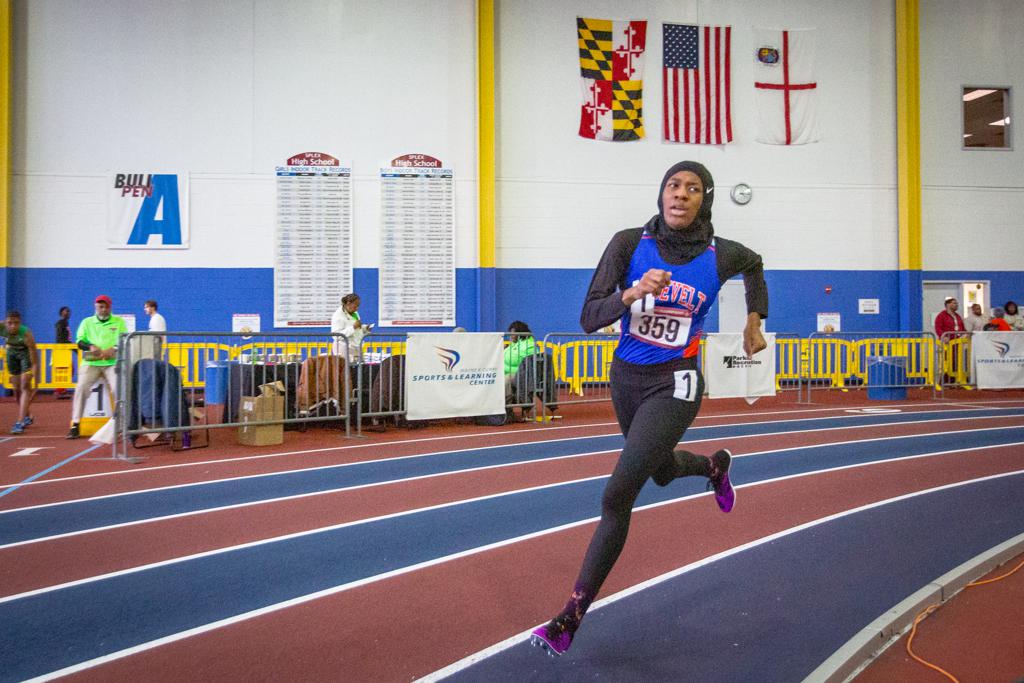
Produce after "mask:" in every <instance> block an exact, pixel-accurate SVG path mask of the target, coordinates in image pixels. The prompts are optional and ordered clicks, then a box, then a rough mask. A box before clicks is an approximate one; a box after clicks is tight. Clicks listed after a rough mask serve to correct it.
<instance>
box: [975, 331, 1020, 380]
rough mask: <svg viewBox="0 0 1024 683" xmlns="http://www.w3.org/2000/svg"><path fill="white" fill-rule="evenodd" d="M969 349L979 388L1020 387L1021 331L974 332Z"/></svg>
mask: <svg viewBox="0 0 1024 683" xmlns="http://www.w3.org/2000/svg"><path fill="white" fill-rule="evenodd" d="M971 352H972V355H973V357H974V378H975V382H976V383H977V385H978V388H979V389H1022V388H1024V332H975V333H974V334H973V335H971Z"/></svg>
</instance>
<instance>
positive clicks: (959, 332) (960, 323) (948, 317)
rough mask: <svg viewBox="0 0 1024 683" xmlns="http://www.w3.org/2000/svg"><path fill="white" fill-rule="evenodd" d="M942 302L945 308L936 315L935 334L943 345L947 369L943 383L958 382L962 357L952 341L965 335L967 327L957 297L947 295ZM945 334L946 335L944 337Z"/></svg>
mask: <svg viewBox="0 0 1024 683" xmlns="http://www.w3.org/2000/svg"><path fill="white" fill-rule="evenodd" d="M942 303H943V305H944V306H945V308H943V309H942V310H941V311H939V314H938V315H936V316H935V336H936V337H938V340H939V344H940V345H943V360H944V363H943V365H944V367H945V371H944V372H943V374H942V383H943V384H956V383H957V381H958V377H957V375H958V373H959V372H960V359H959V355H958V354H957V353H956V352H955V347H953V346H952V345H951V342H952V341H953V340H954V339H956V338H957V337H960V336H963V334H964V331H965V329H966V328H965V327H964V319H963V318H961V317H960V314H959V313H957V309H958V308H959V307H960V303H959V302H958V301H957V300H956V297H952V296H947V297H946V299H945V300H944V301H943V302H942ZM943 335H946V336H945V337H943Z"/></svg>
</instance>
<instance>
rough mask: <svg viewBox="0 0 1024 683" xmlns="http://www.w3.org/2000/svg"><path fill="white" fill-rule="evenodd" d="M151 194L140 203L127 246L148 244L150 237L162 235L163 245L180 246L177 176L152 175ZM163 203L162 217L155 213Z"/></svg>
mask: <svg viewBox="0 0 1024 683" xmlns="http://www.w3.org/2000/svg"><path fill="white" fill-rule="evenodd" d="M151 182H152V185H151V187H152V188H153V192H152V193H150V195H149V196H148V197H146V198H145V199H144V200H143V201H142V208H141V209H139V215H138V217H137V218H136V219H135V226H134V227H133V228H132V234H131V237H129V238H128V244H148V243H149V236H150V235H162V236H163V244H165V245H166V244H181V211H180V210H179V209H178V176H176V175H154V176H152V179H151ZM161 203H163V217H162V218H160V219H159V220H157V217H156V216H157V212H158V211H159V210H160V204H161Z"/></svg>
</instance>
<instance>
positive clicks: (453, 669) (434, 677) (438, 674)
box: [416, 470, 1024, 683]
mask: <svg viewBox="0 0 1024 683" xmlns="http://www.w3.org/2000/svg"><path fill="white" fill-rule="evenodd" d="M1019 474H1024V470H1017V471H1015V472H1005V473H1002V474H992V475H989V476H986V477H979V478H977V479H970V480H967V481H961V482H956V483H953V484H944V485H942V486H936V487H934V488H930V489H925V490H923V491H915V492H913V493H906V494H903V495H901V496H896V497H894V498H888V499H886V500H880V501H877V502H874V503H868V504H867V505H862V506H860V507H857V508H853V509H850V510H844V511H842V512H837V513H835V514H833V515H828V516H827V517H821V518H820V519H815V520H812V521H810V522H804V523H803V524H799V525H797V526H794V527H790V528H789V529H783V530H782V531H778V532H776V533H774V534H771V535H770V536H765V537H764V538H759V539H757V540H755V541H750V542H749V543H744V544H743V545H740V546H736V547H735V548H730V549H728V550H724V551H722V552H720V553H717V554H715V555H711V556H710V557H705V558H703V559H700V560H697V561H696V562H691V563H690V564H687V565H684V566H682V567H679V568H678V569H673V570H672V571H669V572H665V573H664V574H662V575H660V576H655V577H654V578H651V579H648V580H646V581H643V582H641V583H638V584H636V585H635V586H630V587H629V588H626V589H624V590H621V591H619V592H618V593H613V594H612V595H609V596H608V597H606V598H603V599H601V600H597V601H595V602H594V603H593V604H592V605H591V606H590V611H593V610H597V609H601V608H602V607H606V606H608V605H610V604H612V603H615V602H618V601H620V600H624V599H626V598H628V597H630V596H632V595H636V594H637V593H639V592H641V591H643V590H646V589H648V588H651V587H652V586H656V585H658V584H660V583H664V582H665V581H669V580H671V579H674V578H676V577H677V576H682V575H683V574H687V573H689V572H692V571H694V570H696V569H700V568H701V567H705V566H707V565H709V564H712V563H714V562H718V561H719V560H724V559H726V558H728V557H731V556H732V555H736V554H738V553H741V552H744V551H746V550H750V549H751V548H756V547H758V546H761V545H764V544H766V543H771V542H772V541H777V540H779V539H780V538H785V537H786V536H790V535H792V534H795V533H799V532H801V531H804V530H806V529H811V528H813V527H816V526H820V525H822V524H827V523H828V522H834V521H835V520H837V519H842V518H843V517H847V516H849V515H854V514H858V513H861V512H865V511H867V510H871V509H873V508H877V507H881V506H883V505H890V504H892V503H897V502H899V501H902V500H908V499H910V498H914V497H916V496H923V495H928V494H932V493H936V492H938V491H944V490H947V489H951V488H955V487H959V486H966V485H968V484H975V483H980V482H984V481H989V480H992V479H999V478H1001V477H1012V476H1017V475H1019ZM537 626H543V624H537V625H536V626H531V627H530V628H529V629H527V630H525V631H523V632H522V633H517V634H516V635H514V636H512V637H511V638H506V639H505V640H503V641H501V642H499V643H495V644H494V645H491V646H490V647H488V648H484V649H483V650H480V651H479V652H474V653H473V654H471V655H469V656H468V657H464V658H463V659H460V660H459V661H457V662H453V663H452V664H449V665H448V666H446V667H444V668H443V669H438V670H437V671H434V672H433V673H430V674H428V675H426V676H423V677H422V678H418V679H416V683H434V682H435V681H440V680H442V679H444V678H447V677H449V676H451V675H453V674H456V673H458V672H460V671H463V670H465V669H468V668H469V667H471V666H473V665H474V664H477V663H479V662H481V661H483V660H485V659H487V658H488V657H491V656H493V655H496V654H498V653H500V652H502V651H504V650H507V649H509V648H511V647H514V646H516V645H519V644H520V643H523V642H524V641H525V640H526V639H527V638H529V637H530V633H531V632H532V631H533V629H535V628H537Z"/></svg>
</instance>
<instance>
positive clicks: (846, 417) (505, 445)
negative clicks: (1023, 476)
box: [0, 408, 1024, 515]
mask: <svg viewBox="0 0 1024 683" xmlns="http://www.w3.org/2000/svg"><path fill="white" fill-rule="evenodd" d="M834 410H835V409H829V411H830V412H833V411H834ZM839 410H843V411H845V410H846V408H842V409H839ZM994 410H1012V409H1011V408H1005V409H1000V408H995V409H994ZM913 412H927V411H913ZM913 412H911V413H903V414H905V415H910V414H913ZM758 417H761V415H758ZM998 417H1016V416H1015V415H989V416H985V417H984V418H978V417H971V418H970V419H972V420H974V419H988V418H998ZM1022 417H1024V416H1022ZM863 418H864V415H850V414H845V415H843V414H839V415H832V416H823V417H813V418H801V419H800V420H782V421H780V420H764V421H759V422H739V423H725V424H715V425H705V426H700V427H691V428H690V429H689V430H688V432H689V433H691V434H692V433H693V432H694V431H697V430H701V429H722V428H728V427H745V426H761V425H780V424H786V423H787V422H813V421H822V420H855V419H863ZM698 419H699V418H698ZM954 419H956V418H955V417H952V416H951V417H940V418H931V419H928V420H910V421H905V422H891V423H885V424H882V425H854V426H853V427H868V428H870V427H881V426H888V425H892V426H896V425H905V424H924V423H928V422H943V421H950V420H954ZM828 429H846V427H823V428H821V429H801V430H793V431H804V432H814V431H824V430H828ZM783 433H787V432H772V433H770V434H765V435H766V436H767V435H775V434H783ZM614 436H620V433H619V432H611V433H606V434H588V435H584V436H566V437H563V438H559V439H538V440H535V441H522V442H514V443H502V444H494V445H488V446H472V447H468V448H461V449H455V450H446V451H428V452H425V453H415V454H411V455H403V456H397V457H393V458H378V459H374V460H361V461H356V462H347V463H333V464H328V465H319V466H317V467H301V468H297V469H289V470H281V471H280V472H262V473H258V474H250V475H242V476H239V477H226V478H223V479H205V480H200V481H194V482H188V483H185V484H175V485H171V486H166V487H155V488H149V489H140V490H139V491H134V492H123V493H117V494H111V495H133V494H134V493H141V492H146V491H159V490H163V489H165V488H177V487H181V486H198V485H202V484H209V483H213V482H221V481H235V480H236V479H246V478H251V477H265V476H276V475H283V474H294V473H296V472H306V471H310V472H312V471H316V470H320V469H329V468H332V467H348V466H352V465H359V464H364V463H371V462H381V461H383V460H398V459H401V458H419V457H429V456H434V455H449V454H452V453H464V452H467V451H474V450H488V449H493V448H511V447H516V446H533V445H538V444H547V443H559V442H563V441H576V440H583V439H601V438H607V437H614ZM459 438H462V437H459ZM729 438H732V437H729ZM437 440H446V438H445V437H432V438H429V439H423V440H420V439H411V440H408V441H393V442H380V443H372V444H355V445H351V446H337V447H329V448H316V449H310V450H302V451H289V452H285V453H267V454H263V455H258V456H246V457H243V458H229V459H225V460H210V461H202V462H195V463H178V464H174V465H159V466H156V467H150V468H146V469H138V470H122V471H117V472H98V473H95V474H83V475H76V476H71V477H63V478H57V479H46V480H41V481H33V482H30V483H28V484H25V486H41V485H46V484H55V483H62V482H66V481H71V480H81V479H92V478H96V477H108V476H113V475H121V474H129V473H142V472H154V471H157V470H164V469H172V468H180V467H195V466H198V465H217V464H222V463H230V462H239V461H248V460H252V459H258V458H276V457H282V456H287V455H302V454H308V453H321V452H326V451H337V450H344V449H353V448H378V447H379V448H385V447H387V446H389V445H393V444H407V443H417V442H419V441H437ZM0 486H2V484H0ZM105 497H108V496H98V498H105ZM82 500H94V498H78V499H74V500H68V501H61V502H56V503H46V504H43V505H39V506H30V507H45V506H46V505H61V504H63V503H65V502H69V503H70V502H79V501H82ZM22 509H29V508H11V509H7V510H0V515H2V514H4V513H5V512H13V511H15V510H22Z"/></svg>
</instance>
